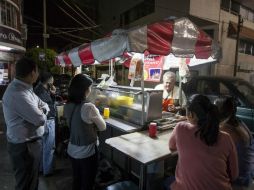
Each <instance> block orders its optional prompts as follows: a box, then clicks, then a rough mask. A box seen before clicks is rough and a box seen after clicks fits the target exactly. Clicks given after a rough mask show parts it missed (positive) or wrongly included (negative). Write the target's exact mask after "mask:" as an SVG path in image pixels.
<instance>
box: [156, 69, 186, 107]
mask: <svg viewBox="0 0 254 190" xmlns="http://www.w3.org/2000/svg"><path fill="white" fill-rule="evenodd" d="M175 82H176V75H175V73H173V72H171V71H168V72H166V73H164V75H163V84H159V85H157V86H156V87H155V89H156V90H163V105H162V107H163V111H170V112H177V111H179V110H181V108H182V107H185V106H186V96H185V94H184V92H183V91H182V104H181V106H179V99H180V89H179V87H178V86H176V85H175ZM172 100H174V101H177V102H171V101H172ZM177 104H178V105H177Z"/></svg>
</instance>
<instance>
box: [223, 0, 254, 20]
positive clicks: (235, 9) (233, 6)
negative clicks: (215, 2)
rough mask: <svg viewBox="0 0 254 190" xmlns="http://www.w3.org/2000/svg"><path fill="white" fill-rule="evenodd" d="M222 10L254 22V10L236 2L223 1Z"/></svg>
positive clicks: (230, 0)
mask: <svg viewBox="0 0 254 190" xmlns="http://www.w3.org/2000/svg"><path fill="white" fill-rule="evenodd" d="M221 9H223V10H225V11H228V12H230V13H232V14H236V15H238V14H240V15H241V16H242V18H244V19H247V20H249V21H252V22H254V10H251V9H250V8H248V7H245V6H243V5H241V4H240V3H238V2H237V1H236V0H221Z"/></svg>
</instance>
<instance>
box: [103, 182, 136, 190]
mask: <svg viewBox="0 0 254 190" xmlns="http://www.w3.org/2000/svg"><path fill="white" fill-rule="evenodd" d="M129 189H130V190H138V186H137V185H136V184H135V183H133V182H132V181H121V182H118V183H114V184H112V185H110V186H108V187H106V189H105V190H129Z"/></svg>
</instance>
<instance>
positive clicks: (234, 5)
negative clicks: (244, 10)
mask: <svg viewBox="0 0 254 190" xmlns="http://www.w3.org/2000/svg"><path fill="white" fill-rule="evenodd" d="M231 12H232V13H235V14H238V13H240V4H239V3H237V2H235V1H231Z"/></svg>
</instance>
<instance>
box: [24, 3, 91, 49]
mask: <svg viewBox="0 0 254 190" xmlns="http://www.w3.org/2000/svg"><path fill="white" fill-rule="evenodd" d="M65 2H67V3H69V4H70V5H71V6H72V7H73V8H75V5H74V4H71V3H70V1H69V0H66V1H65ZM89 2H90V4H87V5H85V4H84V3H85V1H84V0H83V4H84V6H83V7H82V6H80V5H79V7H80V8H82V10H83V11H84V12H85V13H86V14H88V15H89V16H90V17H95V16H94V15H95V14H96V13H95V11H96V9H94V8H93V7H94V5H91V1H87V3H89ZM92 6H93V7H92ZM60 8H62V9H64V10H66V11H67V12H68V13H69V14H70V15H72V16H73V17H74V18H75V19H77V20H78V21H80V22H82V24H83V25H85V26H88V23H86V22H85V21H84V20H82V18H81V17H80V16H79V15H77V14H76V13H75V12H74V11H73V10H71V9H70V7H68V5H66V3H64V1H63V0H47V27H48V30H47V31H48V34H50V37H49V39H48V40H47V44H48V48H52V49H55V50H56V51H57V52H60V51H63V50H65V49H70V48H72V47H76V46H78V45H80V44H82V43H85V42H89V40H85V39H81V38H88V39H91V36H92V34H91V33H92V32H90V31H87V30H86V31H83V30H82V31H80V30H79V31H76V32H71V33H69V34H71V35H74V36H75V37H73V36H68V35H66V34H63V33H61V32H66V31H67V30H77V29H78V28H81V27H82V25H80V24H78V23H77V22H76V21H74V20H73V19H72V18H70V16H68V15H67V14H65V13H64V12H63V11H61V9H60ZM75 10H76V11H78V10H77V9H76V8H75ZM79 13H80V12H79ZM24 23H25V24H27V28H28V36H27V38H28V39H27V48H31V47H36V46H37V45H39V46H40V47H43V36H42V33H43V0H25V1H24ZM89 26H91V25H89ZM66 28H73V29H66ZM59 33H61V34H59ZM89 36H90V37H89Z"/></svg>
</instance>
